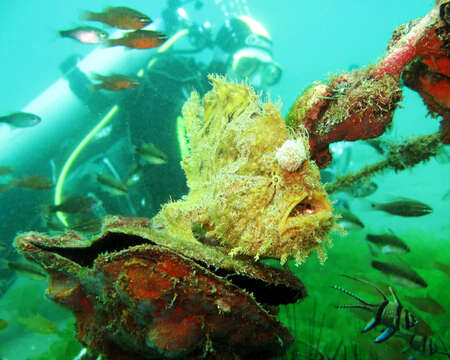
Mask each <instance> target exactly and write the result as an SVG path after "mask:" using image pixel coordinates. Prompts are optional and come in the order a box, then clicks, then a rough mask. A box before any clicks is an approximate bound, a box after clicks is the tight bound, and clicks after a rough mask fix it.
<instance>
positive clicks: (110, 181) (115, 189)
mask: <svg viewBox="0 0 450 360" xmlns="http://www.w3.org/2000/svg"><path fill="white" fill-rule="evenodd" d="M95 180H96V181H97V182H98V183H99V184H100V185H101V187H102V188H103V189H104V190H106V191H108V192H109V193H111V194H113V195H126V194H128V188H127V186H126V185H125V184H123V183H122V182H120V181H119V180H117V179H116V178H114V177H113V176H111V175H109V174H97V175H96V177H95Z"/></svg>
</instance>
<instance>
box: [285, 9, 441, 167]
mask: <svg viewBox="0 0 450 360" xmlns="http://www.w3.org/2000/svg"><path fill="white" fill-rule="evenodd" d="M443 6H444V5H443ZM448 43H449V35H448V26H447V24H446V22H445V20H443V19H441V18H440V16H439V4H438V5H436V6H435V7H434V9H433V10H432V11H430V12H429V13H428V14H427V15H426V16H424V17H422V18H421V19H418V20H415V21H412V22H410V23H409V24H408V25H402V26H400V27H399V29H397V30H396V32H394V35H393V37H392V39H391V41H390V43H389V46H388V51H387V53H386V55H385V56H384V57H383V58H382V59H381V60H380V61H379V62H378V63H377V64H376V65H373V66H369V67H368V68H365V69H364V68H362V69H357V70H353V71H351V72H346V73H343V74H341V75H336V76H333V77H332V78H331V79H330V80H329V81H328V82H315V83H313V84H312V85H311V86H310V87H309V88H307V89H305V91H304V92H303V94H302V95H300V97H299V98H298V99H297V100H296V101H295V103H294V105H293V106H292V107H291V110H290V112H289V114H288V116H287V118H286V123H287V124H288V126H289V127H291V128H292V129H297V128H298V127H299V126H304V127H305V128H306V129H307V130H308V132H309V136H310V137H309V141H310V146H311V157H312V158H313V159H314V160H315V161H316V162H317V164H318V166H319V167H320V168H324V167H326V166H327V165H328V164H329V163H330V162H331V159H332V156H331V153H330V151H329V144H330V143H334V142H337V141H342V140H347V141H355V140H360V139H369V138H375V137H378V136H380V135H381V134H383V132H384V131H385V130H386V129H387V128H388V127H389V126H390V123H391V121H392V117H393V114H394V111H395V109H396V108H397V106H398V102H399V101H400V100H401V99H402V90H401V86H400V76H401V74H402V72H403V71H404V70H405V69H406V67H407V65H408V64H410V63H411V62H413V61H414V60H415V59H422V58H424V59H428V60H432V61H433V62H434V60H435V56H437V57H439V59H443V61H444V63H443V64H442V68H445V66H447V68H448V57H449V55H450V54H449V50H448V49H449V48H450V47H449V46H448ZM429 62H431V61H429ZM447 76H448V75H447ZM441 84H442V82H436V83H433V84H432V86H433V87H434V89H437V92H439V88H440V85H441ZM444 85H446V86H445V87H444V88H445V89H448V85H449V84H448V80H446V82H445V84H444ZM441 87H442V86H441ZM413 89H414V87H413ZM440 91H441V93H442V95H443V97H444V98H445V99H446V100H448V91H442V90H440ZM419 94H420V95H421V96H423V93H422V92H420V91H419ZM438 95H440V94H437V93H433V96H435V97H438ZM449 103H450V101H449ZM433 111H434V113H439V114H440V115H442V116H443V117H444V120H443V121H442V122H441V135H440V138H441V140H442V142H444V143H447V141H450V139H449V138H450V135H449V133H450V132H449V131H448V130H449V129H450V120H449V119H450V117H449V113H448V106H447V108H446V109H445V111H444V112H439V111H438V110H436V109H433Z"/></svg>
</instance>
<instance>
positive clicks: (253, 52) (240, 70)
mask: <svg viewBox="0 0 450 360" xmlns="http://www.w3.org/2000/svg"><path fill="white" fill-rule="evenodd" d="M216 42H217V45H218V46H219V47H220V48H221V49H223V50H224V51H225V52H227V53H228V54H230V55H231V56H230V57H229V58H228V61H227V63H228V71H227V75H228V76H229V77H230V78H232V79H234V80H238V81H242V80H245V79H248V82H249V84H250V85H252V86H254V87H256V88H259V89H263V88H265V87H267V86H272V85H274V84H276V83H277V82H278V81H279V80H280V78H281V72H282V71H281V67H280V65H279V64H277V63H276V62H274V61H273V59H272V39H271V37H270V35H269V33H268V32H267V30H266V29H265V28H264V26H263V25H262V24H261V23H259V22H258V21H256V20H255V19H253V18H251V17H249V16H245V15H242V16H237V17H234V18H232V19H229V20H228V21H227V23H226V25H225V26H224V27H223V28H222V29H221V30H220V31H219V33H218V35H217V39H216Z"/></svg>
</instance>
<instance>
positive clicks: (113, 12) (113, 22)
mask: <svg viewBox="0 0 450 360" xmlns="http://www.w3.org/2000/svg"><path fill="white" fill-rule="evenodd" d="M82 17H83V19H84V20H89V21H99V22H102V23H104V24H108V25H110V26H114V27H116V28H119V29H134V30H139V29H142V28H143V27H144V26H146V25H148V24H150V23H151V22H152V19H150V18H149V17H148V16H147V15H144V14H142V13H140V12H139V11H136V10H133V9H130V8H128V7H125V6H109V7H107V8H106V9H105V11H103V12H100V13H96V12H92V11H85V12H84V13H83V15H82Z"/></svg>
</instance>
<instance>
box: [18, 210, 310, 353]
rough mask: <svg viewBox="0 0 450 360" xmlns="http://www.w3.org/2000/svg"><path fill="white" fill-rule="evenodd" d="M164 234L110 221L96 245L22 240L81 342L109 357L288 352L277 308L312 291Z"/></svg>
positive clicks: (281, 274)
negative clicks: (67, 311) (68, 312)
mask: <svg viewBox="0 0 450 360" xmlns="http://www.w3.org/2000/svg"><path fill="white" fill-rule="evenodd" d="M158 229H160V228H159V227H158ZM157 232H158V234H156V232H155V231H154V230H153V227H152V224H151V222H150V221H148V220H146V219H139V218H122V217H108V218H107V219H106V220H105V223H104V226H103V233H102V234H100V235H99V236H98V237H96V238H95V239H93V240H91V241H87V240H85V239H84V238H79V237H78V235H75V234H73V235H72V234H71V233H67V234H65V235H63V236H60V237H50V236H47V235H44V234H38V233H28V234H23V235H20V236H18V237H17V238H16V239H15V246H16V248H17V249H18V251H19V252H20V253H21V254H23V255H25V256H26V257H27V258H28V259H29V260H31V261H33V262H35V263H37V264H39V265H40V266H42V268H43V269H44V270H45V271H46V272H47V273H48V274H49V277H50V285H49V287H48V290H47V296H49V297H50V298H51V299H52V300H54V301H56V302H58V303H60V304H61V305H63V306H65V307H67V308H69V309H70V310H72V312H73V313H74V315H75V318H76V329H77V337H78V339H79V340H80V341H81V342H82V344H83V345H84V346H86V347H88V348H89V349H90V351H91V352H92V353H93V354H95V355H101V356H102V358H105V359H106V358H107V359H109V360H124V359H127V360H130V359H132V360H137V359H142V358H183V359H200V358H202V359H203V358H206V359H224V358H225V359H226V358H230V359H236V358H255V357H258V358H260V359H267V358H269V357H272V356H276V355H280V354H282V353H283V352H284V351H285V350H286V349H287V347H288V346H289V345H290V344H291V343H292V341H293V337H292V336H291V335H290V333H289V332H288V330H287V329H286V328H284V327H283V326H282V325H281V324H280V323H279V322H278V321H277V320H276V318H275V317H274V316H273V315H272V311H273V309H275V308H276V306H277V305H278V304H281V303H289V302H296V301H297V300H299V299H301V298H303V297H304V296H306V291H305V289H304V286H303V284H302V283H301V282H300V281H299V280H298V279H297V278H295V277H294V276H293V275H292V274H291V273H290V272H285V271H280V270H276V269H273V268H270V267H268V266H265V265H262V264H257V263H252V262H248V261H244V260H242V259H235V258H232V257H231V256H228V255H227V254H226V252H225V251H223V249H222V248H221V247H214V246H209V245H203V244H202V243H200V242H198V243H197V244H195V247H191V246H190V245H189V244H183V243H178V242H177V240H176V239H173V238H171V237H170V236H169V235H167V234H165V235H163V234H162V233H161V232H160V230H158V231H157ZM75 239H79V240H77V241H76V242H74V240H75ZM193 254H195V255H196V257H195V258H194V257H192V256H193ZM225 275H226V276H225ZM240 286H243V287H242V288H241V287H240ZM251 294H253V295H251Z"/></svg>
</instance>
